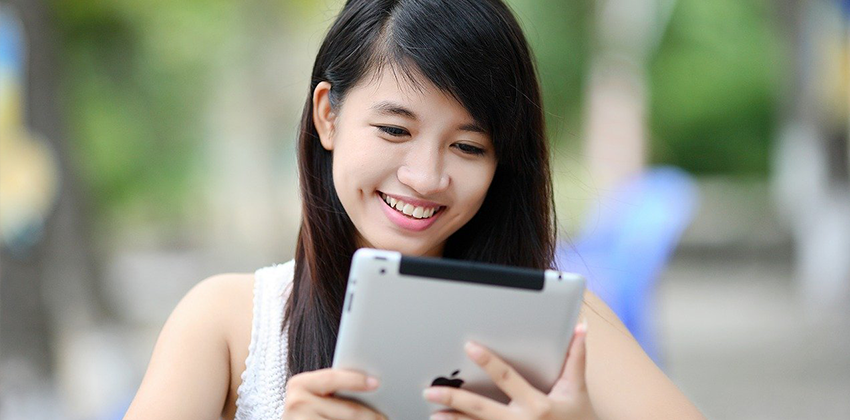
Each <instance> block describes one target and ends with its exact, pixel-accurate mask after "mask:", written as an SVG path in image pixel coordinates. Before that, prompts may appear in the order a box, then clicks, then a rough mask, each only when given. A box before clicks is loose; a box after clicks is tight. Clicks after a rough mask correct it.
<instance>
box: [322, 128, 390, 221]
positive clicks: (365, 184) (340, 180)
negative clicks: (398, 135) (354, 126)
mask: <svg viewBox="0 0 850 420" xmlns="http://www.w3.org/2000/svg"><path fill="white" fill-rule="evenodd" d="M353 134H356V133H353ZM341 140H342V141H339V142H337V147H335V148H334V161H333V178H334V186H335V187H336V188H337V194H339V196H340V198H341V199H342V198H347V197H350V196H352V195H353V194H355V193H358V192H359V191H360V190H363V192H364V193H369V192H371V189H374V188H377V187H378V184H379V182H380V181H381V180H382V179H384V178H385V177H386V175H387V173H389V172H391V171H392V168H390V165H389V160H388V159H387V153H386V151H385V150H384V148H382V147H381V146H382V145H381V144H380V143H378V142H377V141H376V139H374V138H370V137H368V136H366V135H365V134H360V136H359V137H355V136H351V137H348V138H344V139H341ZM343 204H345V203H343Z"/></svg>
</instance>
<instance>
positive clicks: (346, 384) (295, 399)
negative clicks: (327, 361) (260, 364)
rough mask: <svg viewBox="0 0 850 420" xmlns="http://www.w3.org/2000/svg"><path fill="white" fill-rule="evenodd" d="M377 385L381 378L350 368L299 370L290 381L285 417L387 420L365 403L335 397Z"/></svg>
mask: <svg viewBox="0 0 850 420" xmlns="http://www.w3.org/2000/svg"><path fill="white" fill-rule="evenodd" d="M377 388H378V380H377V379H375V378H372V377H369V376H367V375H365V374H362V373H358V372H353V371H348V370H340V369H330V368H328V369H321V370H315V371H312V372H304V373H299V374H297V375H294V376H293V377H292V378H290V379H289V382H287V384H286V399H285V403H284V409H283V420H316V419H325V420H385V417H384V416H382V415H381V414H379V413H377V412H375V411H373V410H371V409H369V408H367V407H365V406H363V405H361V404H357V403H356V402H353V401H348V400H344V399H341V398H336V397H334V396H333V394H334V393H335V392H337V391H359V392H363V391H372V390H375V389H377Z"/></svg>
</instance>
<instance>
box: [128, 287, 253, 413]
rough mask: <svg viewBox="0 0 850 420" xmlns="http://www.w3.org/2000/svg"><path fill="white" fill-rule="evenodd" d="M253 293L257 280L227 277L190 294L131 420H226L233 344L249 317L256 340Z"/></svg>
mask: <svg viewBox="0 0 850 420" xmlns="http://www.w3.org/2000/svg"><path fill="white" fill-rule="evenodd" d="M252 287H253V275H250V274H222V275H217V276H212V277H209V278H207V279H205V280H203V281H201V282H199V283H198V284H197V285H195V286H194V287H193V288H192V289H191V290H190V291H189V292H188V293H186V295H185V296H184V297H183V299H182V300H181V301H180V303H178V304H177V307H176V308H175V309H174V311H173V312H172V313H171V315H170V316H169V317H168V320H167V321H166V322H165V325H164V326H163V327H162V331H161V332H160V334H159V338H158V339H157V342H156V345H155V346H154V350H153V354H152V355H151V360H150V363H149V365H148V369H147V371H146V373H145V376H144V378H143V379H142V383H141V385H140V386H139V391H138V392H137V393H136V397H135V398H134V399H133V402H132V404H131V405H130V408H129V410H128V411H127V414H126V416H125V419H136V418H138V419H142V418H159V419H185V418H210V419H212V418H216V419H217V418H219V417H220V416H221V415H222V413H223V412H224V411H225V408H226V405H227V404H228V403H229V402H230V401H229V400H230V395H231V376H232V368H233V366H232V355H231V351H230V347H231V341H232V340H233V339H234V337H236V336H238V335H239V333H240V331H239V328H240V327H241V324H242V323H244V322H245V316H246V314H245V312H246V311H247V317H248V321H247V322H248V324H249V325H248V327H247V328H248V330H249V334H250V322H251V321H250V319H251V318H250V317H251V308H252V300H251V296H252V290H253V289H252ZM242 328H243V329H244V327H242ZM246 347H247V345H246ZM246 351H247V350H246ZM187 389H191V390H193V392H191V393H186V392H185V390H187Z"/></svg>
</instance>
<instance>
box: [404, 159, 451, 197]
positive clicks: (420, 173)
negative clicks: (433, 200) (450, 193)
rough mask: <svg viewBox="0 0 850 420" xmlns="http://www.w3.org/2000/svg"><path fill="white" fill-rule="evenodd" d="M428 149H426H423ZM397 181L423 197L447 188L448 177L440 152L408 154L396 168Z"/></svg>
mask: <svg viewBox="0 0 850 420" xmlns="http://www.w3.org/2000/svg"><path fill="white" fill-rule="evenodd" d="M423 149H428V148H423ZM397 176H398V180H399V181H400V182H401V183H402V184H405V185H407V186H408V187H410V188H412V189H413V190H415V191H416V192H417V193H419V194H421V195H423V196H429V195H434V194H437V193H440V192H443V191H445V190H446V189H447V188H448V187H449V182H450V180H449V175H448V174H447V173H446V171H445V169H444V168H443V163H442V158H441V157H440V152H439V151H437V150H418V151H417V152H412V153H408V155H407V159H405V162H404V164H403V165H401V166H400V167H399V168H398V173H397Z"/></svg>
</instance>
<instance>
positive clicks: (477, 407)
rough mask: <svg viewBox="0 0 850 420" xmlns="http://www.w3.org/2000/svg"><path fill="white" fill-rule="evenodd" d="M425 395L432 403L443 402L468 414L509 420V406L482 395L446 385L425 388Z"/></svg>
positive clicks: (489, 419) (493, 419) (495, 419)
mask: <svg viewBox="0 0 850 420" xmlns="http://www.w3.org/2000/svg"><path fill="white" fill-rule="evenodd" d="M423 395H424V397H425V399H426V400H428V401H431V402H432V403H437V404H442V405H444V406H446V407H449V408H453V409H455V410H457V411H460V412H461V413H463V414H466V415H468V416H471V417H474V418H478V419H487V420H508V419H509V418H510V409H509V408H508V406H506V405H504V404H501V403H498V402H496V401H493V400H491V399H489V398H486V397H482V396H481V395H478V394H475V393H472V392H469V391H467V390H465V389H458V388H452V387H446V386H434V387H430V388H427V389H425V392H424V394H423Z"/></svg>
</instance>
